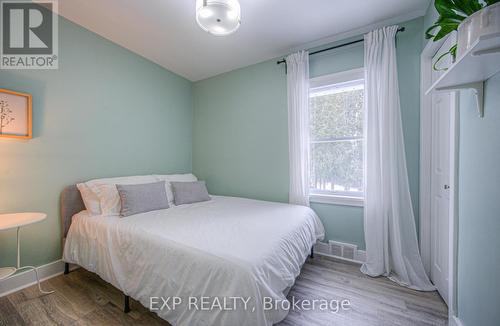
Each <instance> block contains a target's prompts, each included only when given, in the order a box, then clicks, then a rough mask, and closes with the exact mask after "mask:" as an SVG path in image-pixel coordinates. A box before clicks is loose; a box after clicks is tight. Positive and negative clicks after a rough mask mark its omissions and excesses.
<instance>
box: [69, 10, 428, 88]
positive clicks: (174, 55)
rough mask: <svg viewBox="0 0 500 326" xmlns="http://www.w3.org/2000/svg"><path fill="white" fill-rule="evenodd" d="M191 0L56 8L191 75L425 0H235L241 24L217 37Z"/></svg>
mask: <svg viewBox="0 0 500 326" xmlns="http://www.w3.org/2000/svg"><path fill="white" fill-rule="evenodd" d="M195 2H196V1H195V0H142V1H141V0H60V1H59V14H61V15H62V16H64V17H66V18H67V19H69V20H71V21H73V22H75V23H77V24H79V25H81V26H83V27H85V28H87V29H89V30H91V31H93V32H95V33H97V34H99V35H101V36H103V37H105V38H107V39H109V40H111V41H113V42H115V43H117V44H120V45H121V46H123V47H125V48H127V49H129V50H131V51H133V52H135V53H137V54H139V55H141V56H144V57H145V58H147V59H149V60H151V61H153V62H156V63H157V64H159V65H161V66H163V67H165V68H166V69H168V70H170V71H172V72H174V73H177V74H179V75H181V76H183V77H185V78H187V79H189V80H191V81H197V80H201V79H205V78H208V77H211V76H215V75H218V74H220V73H223V72H226V71H230V70H233V69H237V68H241V67H245V66H248V65H251V64H254V63H258V62H261V61H265V60H268V59H272V58H275V57H278V56H281V55H284V54H287V53H289V52H290V51H292V50H297V49H299V48H303V47H306V46H308V45H309V46H312V45H319V44H324V43H327V42H328V41H331V40H334V36H338V35H340V34H343V35H346V34H345V33H346V32H349V31H353V30H360V29H361V28H363V27H366V26H370V25H374V24H376V23H378V22H381V21H391V22H392V23H396V22H398V19H403V18H404V19H407V18H408V19H409V18H414V17H418V16H421V15H423V13H424V12H425V9H426V8H427V6H428V4H429V0H359V1H353V0H240V4H241V20H242V23H241V27H240V28H239V30H238V31H236V33H234V34H232V35H229V36H224V37H220V36H219V37H217V36H213V35H210V34H208V33H206V32H204V31H202V30H201V29H200V28H199V27H198V25H197V24H196V21H195Z"/></svg>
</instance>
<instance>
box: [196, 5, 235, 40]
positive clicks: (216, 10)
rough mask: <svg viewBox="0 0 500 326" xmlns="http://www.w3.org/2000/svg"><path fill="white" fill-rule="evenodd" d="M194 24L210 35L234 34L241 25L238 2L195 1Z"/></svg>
mask: <svg viewBox="0 0 500 326" xmlns="http://www.w3.org/2000/svg"><path fill="white" fill-rule="evenodd" d="M196 22H197V23H198V25H200V27H201V28H202V29H203V30H205V31H207V32H209V33H210V34H213V35H217V36H223V35H229V34H231V33H234V32H235V31H236V30H237V29H238V27H240V24H241V10H240V3H239V2H238V0H196Z"/></svg>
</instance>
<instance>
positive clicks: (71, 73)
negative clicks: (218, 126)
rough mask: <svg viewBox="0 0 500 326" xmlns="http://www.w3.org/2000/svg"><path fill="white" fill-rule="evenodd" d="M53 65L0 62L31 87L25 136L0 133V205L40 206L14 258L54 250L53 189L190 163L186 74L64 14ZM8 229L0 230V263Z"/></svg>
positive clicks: (19, 86) (29, 260) (10, 80)
mask: <svg viewBox="0 0 500 326" xmlns="http://www.w3.org/2000/svg"><path fill="white" fill-rule="evenodd" d="M59 46H60V51H59V53H60V63H59V70H54V71H49V70H31V71H30V70H24V71H23V70H16V71H13V70H12V71H10V70H2V71H1V72H0V88H7V89H12V90H16V91H21V92H27V93H31V94H32V95H33V116H34V122H33V131H34V138H33V139H32V140H29V141H19V140H9V139H3V138H2V139H0V213H7V212H18V211H41V212H46V213H47V214H48V219H47V220H46V221H44V222H42V223H39V224H36V225H31V226H27V227H25V228H23V230H22V233H21V234H22V262H23V264H32V265H42V264H45V263H48V262H51V261H55V260H57V259H60V258H61V231H60V230H61V226H60V222H59V209H58V206H59V194H60V192H61V190H62V189H63V187H64V186H67V185H70V184H74V183H75V182H77V181H82V180H86V179H91V178H98V177H108V176H120V175H134V174H146V173H171V172H189V171H191V153H192V114H193V113H192V92H191V86H192V84H191V82H189V81H188V80H186V79H184V78H181V77H179V76H177V75H175V74H173V73H171V72H169V71H167V70H165V69H163V68H161V67H159V66H157V65H155V64H153V63H151V62H150V61H147V60H146V59H143V58H142V57H139V56H137V55H135V54H133V53H131V52H129V51H128V50H126V49H124V48H121V47H119V46H118V45H115V44H113V43H111V42H109V41H107V40H105V39H103V38H101V37H99V36H97V35H96V34H93V33H91V32H89V31H87V30H85V29H83V28H81V27H79V26H77V25H75V24H73V23H70V22H68V21H67V20H65V19H62V18H61V19H60V21H59ZM13 264H15V231H4V232H0V266H6V265H13Z"/></svg>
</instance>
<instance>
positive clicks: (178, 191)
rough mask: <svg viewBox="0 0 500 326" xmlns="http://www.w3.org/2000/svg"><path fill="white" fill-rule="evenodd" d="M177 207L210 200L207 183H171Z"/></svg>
mask: <svg viewBox="0 0 500 326" xmlns="http://www.w3.org/2000/svg"><path fill="white" fill-rule="evenodd" d="M170 184H171V185H172V192H173V193H174V203H175V204H176V205H182V204H192V203H197V202H200V201H207V200H210V196H209V195H208V191H207V186H206V185H205V181H194V182H170Z"/></svg>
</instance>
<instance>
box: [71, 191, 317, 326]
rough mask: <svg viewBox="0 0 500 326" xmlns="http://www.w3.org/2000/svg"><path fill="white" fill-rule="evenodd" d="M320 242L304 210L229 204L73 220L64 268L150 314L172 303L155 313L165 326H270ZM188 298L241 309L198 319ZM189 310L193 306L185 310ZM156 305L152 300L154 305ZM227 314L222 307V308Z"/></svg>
mask: <svg viewBox="0 0 500 326" xmlns="http://www.w3.org/2000/svg"><path fill="white" fill-rule="evenodd" d="M323 237H324V229H323V225H322V223H321V221H320V220H319V218H318V217H317V215H316V214H315V213H314V212H313V211H312V210H311V209H310V208H308V207H304V206H294V205H288V204H280V203H271V202H265V201H256V200H250V199H243V198H235V197H220V196H214V197H212V200H211V201H208V202H202V203H196V204H191V205H182V206H176V207H171V208H169V209H166V210H160V211H154V212H149V213H143V214H137V215H132V216H129V217H124V218H120V217H117V216H89V215H88V214H87V213H86V211H83V212H80V213H79V214H77V215H75V216H74V217H73V222H72V225H71V228H70V230H69V233H68V236H67V239H66V244H65V248H64V255H63V260H64V261H66V262H69V263H75V264H78V265H80V266H82V267H84V268H85V269H87V270H89V271H92V272H94V273H97V274H98V275H99V276H101V277H102V278H103V279H104V280H106V281H107V282H109V283H111V284H113V285H114V286H115V287H117V288H119V289H120V290H122V291H123V292H124V293H125V294H127V295H129V296H131V297H132V298H134V299H136V300H138V301H140V302H141V303H142V304H143V305H144V306H146V307H149V305H150V298H151V297H163V298H165V299H167V298H168V297H171V298H172V297H180V298H181V300H182V303H181V304H180V305H177V306H176V307H175V309H172V307H171V305H169V306H170V308H171V309H162V310H161V311H156V312H157V313H158V315H159V316H160V317H162V318H163V319H165V320H167V321H169V322H170V323H172V324H173V325H186V326H187V325H189V326H194V325H228V326H234V325H249V326H256V325H271V324H273V323H276V322H278V321H280V320H282V319H283V318H285V316H286V314H287V311H286V310H283V309H277V310H274V309H272V310H265V309H264V307H263V305H262V302H263V300H264V297H268V298H273V299H274V300H286V297H285V295H284V292H285V291H287V290H288V289H289V288H290V287H291V286H292V285H293V283H294V281H295V278H296V277H297V276H298V275H299V273H300V269H301V267H302V265H303V263H304V261H305V259H306V258H307V255H308V254H309V252H310V248H311V246H312V245H313V244H314V243H315V242H316V241H317V240H318V239H322V238H323ZM189 297H195V298H198V299H199V300H201V299H202V297H209V298H211V299H209V300H211V301H210V302H212V303H213V302H215V301H214V298H215V297H217V298H219V299H221V301H222V300H223V298H232V297H242V298H250V301H249V303H248V305H247V308H248V309H246V310H245V309H244V306H243V305H242V304H241V302H240V305H239V307H238V309H236V310H233V311H227V310H219V309H213V310H211V311H204V310H201V308H202V307H201V306H198V309H197V308H196V305H193V304H191V305H189V300H194V299H189ZM191 302H192V303H193V302H194V301H191ZM160 303H161V301H160ZM229 307H231V305H229Z"/></svg>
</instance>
